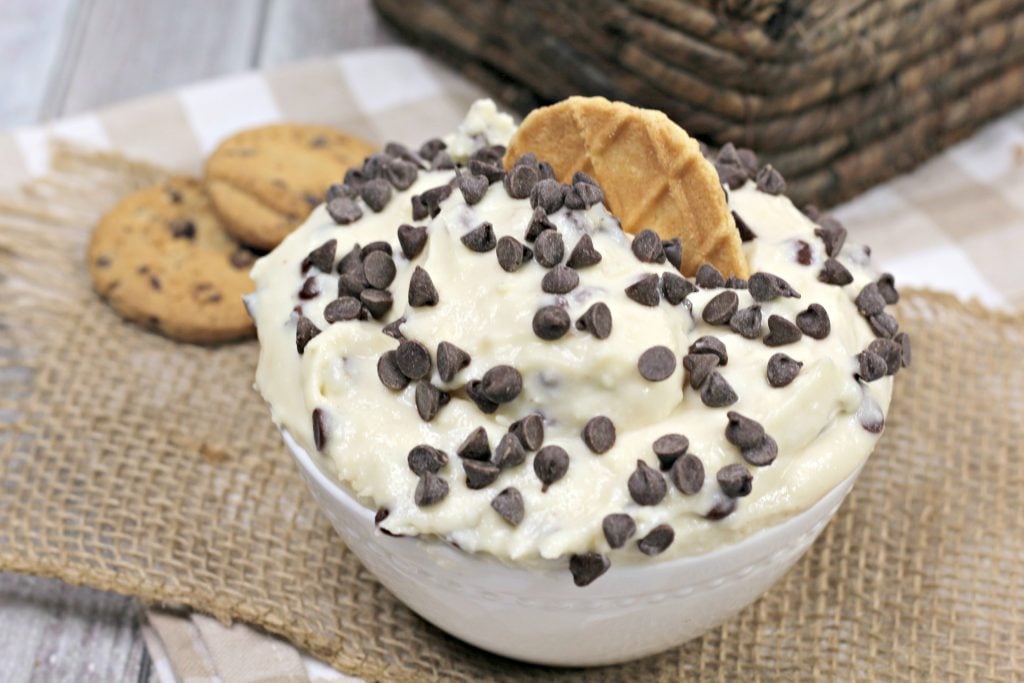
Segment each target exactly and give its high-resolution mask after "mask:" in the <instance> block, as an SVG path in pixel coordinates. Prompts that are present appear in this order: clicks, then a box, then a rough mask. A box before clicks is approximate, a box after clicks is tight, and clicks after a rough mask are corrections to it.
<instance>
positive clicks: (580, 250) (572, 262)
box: [566, 235, 601, 270]
mask: <svg viewBox="0 0 1024 683" xmlns="http://www.w3.org/2000/svg"><path fill="white" fill-rule="evenodd" d="M600 262H601V254H600V253H598V251H597V249H595V248H594V240H593V239H592V238H591V237H590V235H583V237H580V238H579V240H577V241H576V246H574V247H573V248H572V252H571V253H570V254H569V260H568V261H566V265H568V266H569V267H570V268H575V269H577V270H579V269H580V268H589V267H590V266H594V265H597V264H598V263H600Z"/></svg>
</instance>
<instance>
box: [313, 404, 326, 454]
mask: <svg viewBox="0 0 1024 683" xmlns="http://www.w3.org/2000/svg"><path fill="white" fill-rule="evenodd" d="M326 443H327V414H326V413H325V412H324V410H323V408H314V409H313V445H314V446H316V449H317V450H318V451H322V450H323V449H324V444H326Z"/></svg>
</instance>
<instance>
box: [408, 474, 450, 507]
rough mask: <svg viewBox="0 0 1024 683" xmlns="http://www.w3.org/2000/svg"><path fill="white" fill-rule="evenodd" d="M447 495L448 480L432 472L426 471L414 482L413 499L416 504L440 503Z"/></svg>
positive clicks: (424, 505) (425, 505)
mask: <svg viewBox="0 0 1024 683" xmlns="http://www.w3.org/2000/svg"><path fill="white" fill-rule="evenodd" d="M447 495H448V482H446V481H445V480H444V479H442V478H441V477H439V476H437V475H436V474H434V473H433V472H427V473H426V474H424V475H423V476H422V477H420V482H419V483H418V484H416V493H415V494H414V495H413V499H414V500H415V501H416V504H417V505H418V506H420V507H427V506H430V505H435V504H437V503H440V502H441V501H442V500H444V498H445V496H447Z"/></svg>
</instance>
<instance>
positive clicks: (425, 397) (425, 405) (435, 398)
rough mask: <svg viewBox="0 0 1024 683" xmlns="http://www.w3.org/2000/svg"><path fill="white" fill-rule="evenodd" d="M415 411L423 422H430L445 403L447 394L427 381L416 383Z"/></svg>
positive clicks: (447, 397) (447, 398)
mask: <svg viewBox="0 0 1024 683" xmlns="http://www.w3.org/2000/svg"><path fill="white" fill-rule="evenodd" d="M415 398H416V412H417V413H419V415H420V419H422V420H423V421H424V422H430V421H431V420H433V419H434V418H435V417H437V413H438V411H440V410H441V407H442V406H444V405H447V403H448V400H449V396H448V393H447V392H445V391H441V390H440V389H438V388H437V387H435V386H434V385H433V384H431V383H430V382H427V381H422V382H419V383H418V384H417V385H416V397H415Z"/></svg>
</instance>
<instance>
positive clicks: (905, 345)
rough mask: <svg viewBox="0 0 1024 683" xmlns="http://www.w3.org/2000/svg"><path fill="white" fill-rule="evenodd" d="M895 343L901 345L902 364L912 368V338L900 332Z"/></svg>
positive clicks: (895, 338) (894, 338)
mask: <svg viewBox="0 0 1024 683" xmlns="http://www.w3.org/2000/svg"><path fill="white" fill-rule="evenodd" d="M893 341H895V342H896V343H897V344H899V345H900V364H901V365H902V366H903V367H905V368H909V367H910V360H911V352H910V336H909V335H908V334H907V333H906V332H900V333H899V334H897V335H896V336H895V337H893Z"/></svg>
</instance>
